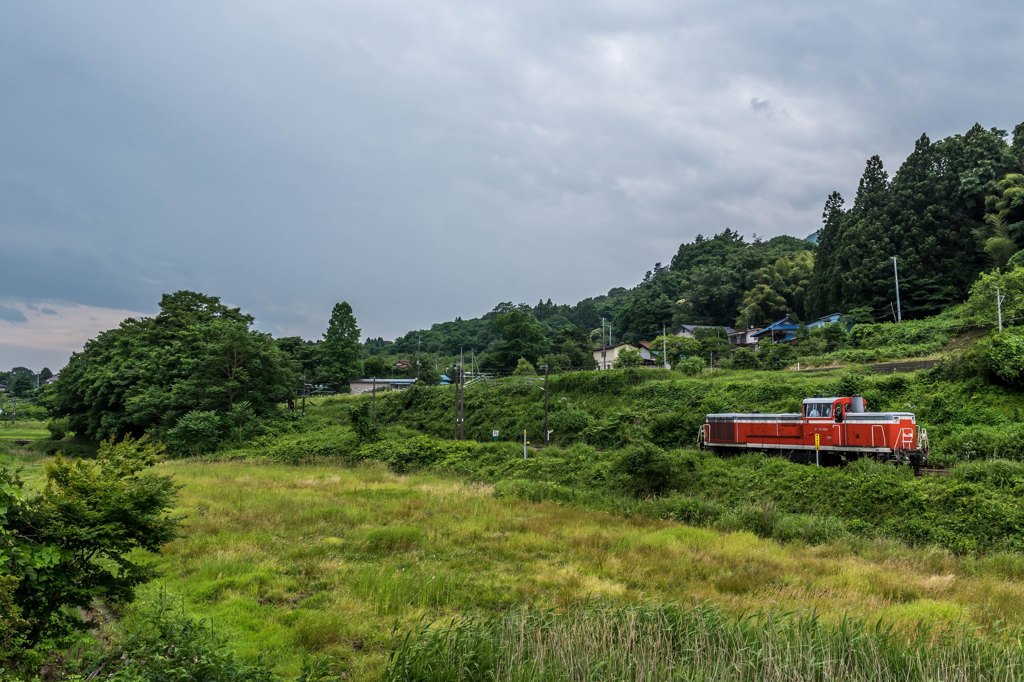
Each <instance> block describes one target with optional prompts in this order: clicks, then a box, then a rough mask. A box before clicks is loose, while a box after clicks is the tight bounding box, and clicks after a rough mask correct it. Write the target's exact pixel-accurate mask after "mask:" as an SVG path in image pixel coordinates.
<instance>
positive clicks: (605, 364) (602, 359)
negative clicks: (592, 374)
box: [594, 341, 654, 369]
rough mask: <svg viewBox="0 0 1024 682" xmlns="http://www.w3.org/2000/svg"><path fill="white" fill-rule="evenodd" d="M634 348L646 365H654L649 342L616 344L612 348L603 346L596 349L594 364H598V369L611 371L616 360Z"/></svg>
mask: <svg viewBox="0 0 1024 682" xmlns="http://www.w3.org/2000/svg"><path fill="white" fill-rule="evenodd" d="M627 348H632V349H633V350H635V351H637V352H638V353H640V357H641V358H642V359H643V361H644V364H645V365H650V364H653V363H654V358H653V357H652V356H651V344H650V343H649V342H647V341H641V342H640V343H638V344H636V343H616V344H615V345H612V346H602V347H601V348H595V349H594V362H596V363H597V368H598V369H611V368H612V367H614V366H615V360H616V359H617V358H618V357H619V354H620V353H621V352H622V351H624V350H626V349H627Z"/></svg>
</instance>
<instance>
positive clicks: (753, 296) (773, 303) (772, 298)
mask: <svg viewBox="0 0 1024 682" xmlns="http://www.w3.org/2000/svg"><path fill="white" fill-rule="evenodd" d="M813 268H814V254H812V253H811V252H810V251H803V252H800V253H797V254H794V255H793V256H789V257H786V258H780V259H778V260H777V261H775V262H774V263H772V264H771V265H766V266H764V267H763V268H761V269H759V270H758V271H757V272H756V273H755V274H754V282H755V284H754V287H753V288H752V289H749V290H748V291H747V292H746V293H745V294H743V300H742V301H740V306H739V317H738V318H737V319H736V327H737V328H739V329H745V328H746V327H751V326H758V325H765V324H770V323H771V322H774V321H775V320H778V319H781V318H783V317H785V316H786V315H787V314H789V313H790V312H792V311H796V313H797V314H802V313H803V311H804V310H805V309H806V303H805V299H806V295H807V287H808V284H809V283H810V279H811V272H812V270H813Z"/></svg>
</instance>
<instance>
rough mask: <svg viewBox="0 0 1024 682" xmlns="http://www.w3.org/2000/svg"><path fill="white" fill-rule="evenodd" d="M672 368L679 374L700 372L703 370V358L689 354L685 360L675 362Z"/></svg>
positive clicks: (690, 374)
mask: <svg viewBox="0 0 1024 682" xmlns="http://www.w3.org/2000/svg"><path fill="white" fill-rule="evenodd" d="M672 370H673V371H675V372H679V373H680V374H685V375H686V376H693V375H695V374H700V373H701V372H703V371H704V360H703V359H701V358H698V357H696V356H693V355H691V356H690V357H688V358H686V359H685V360H682V361H680V362H677V363H676V364H675V366H673V367H672Z"/></svg>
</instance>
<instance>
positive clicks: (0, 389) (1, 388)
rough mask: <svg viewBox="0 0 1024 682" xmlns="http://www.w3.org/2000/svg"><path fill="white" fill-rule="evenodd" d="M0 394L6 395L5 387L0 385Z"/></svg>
mask: <svg viewBox="0 0 1024 682" xmlns="http://www.w3.org/2000/svg"><path fill="white" fill-rule="evenodd" d="M0 393H7V385H6V384H0Z"/></svg>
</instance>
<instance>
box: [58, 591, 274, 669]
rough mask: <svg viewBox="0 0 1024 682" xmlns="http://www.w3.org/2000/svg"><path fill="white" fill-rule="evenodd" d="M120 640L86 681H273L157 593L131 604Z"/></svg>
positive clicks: (203, 624)
mask: <svg viewBox="0 0 1024 682" xmlns="http://www.w3.org/2000/svg"><path fill="white" fill-rule="evenodd" d="M117 631H118V635H119V636H118V637H116V638H115V639H114V640H113V641H112V642H110V643H108V644H107V646H106V649H107V650H106V651H104V652H103V656H102V658H101V660H100V661H95V662H90V666H89V667H90V668H92V671H91V672H88V673H87V674H85V671H83V675H84V676H83V678H78V679H84V680H91V679H96V680H108V681H109V682H273V681H274V680H278V679H280V678H278V677H276V676H274V675H272V674H271V673H270V671H268V670H267V669H266V668H264V667H263V666H260V665H249V664H246V663H243V662H242V661H241V660H239V658H238V657H237V656H235V655H234V654H233V653H232V652H231V651H230V649H229V647H228V645H227V643H226V642H225V641H224V638H223V637H221V636H218V635H217V634H216V633H215V632H214V629H213V627H212V626H211V625H210V624H209V623H207V622H204V621H200V620H196V619H195V618H193V617H191V616H190V615H189V614H187V613H186V612H185V610H184V609H183V608H182V606H181V605H180V604H177V603H175V602H174V600H172V599H171V598H170V597H168V596H166V595H163V594H160V595H158V596H157V598H155V599H153V600H151V601H149V600H147V601H145V602H142V603H139V604H137V605H135V606H134V607H133V608H132V609H131V611H130V613H129V615H128V617H127V618H126V619H125V621H123V622H122V623H120V624H119V626H118V628H117Z"/></svg>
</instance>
